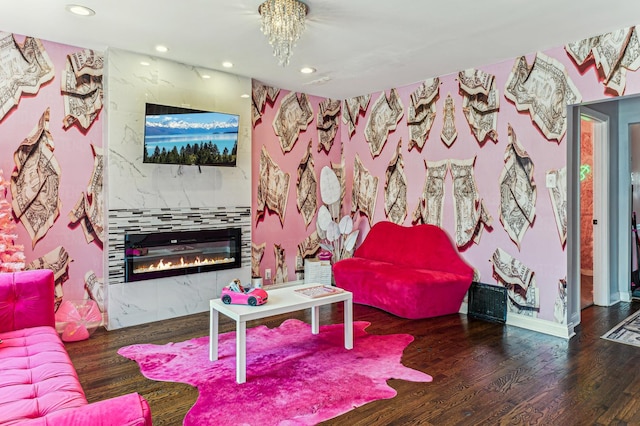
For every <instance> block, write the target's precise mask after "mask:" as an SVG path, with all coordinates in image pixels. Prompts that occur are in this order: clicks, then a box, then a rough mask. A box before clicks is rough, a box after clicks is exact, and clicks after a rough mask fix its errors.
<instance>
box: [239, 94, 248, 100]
mask: <svg viewBox="0 0 640 426" xmlns="http://www.w3.org/2000/svg"><path fill="white" fill-rule="evenodd" d="M240 97H241V98H244V99H247V98H248V97H249V95H248V94H246V93H243V94H242V95H240Z"/></svg>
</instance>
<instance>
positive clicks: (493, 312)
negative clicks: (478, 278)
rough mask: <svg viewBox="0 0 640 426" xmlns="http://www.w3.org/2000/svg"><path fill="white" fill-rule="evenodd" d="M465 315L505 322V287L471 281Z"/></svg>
mask: <svg viewBox="0 0 640 426" xmlns="http://www.w3.org/2000/svg"><path fill="white" fill-rule="evenodd" d="M467 315H469V316H470V317H473V318H479V319H483V320H487V321H495V322H501V323H506V322H507V289H506V288H505V287H500V286H495V285H489V284H482V283H476V282H474V283H472V284H471V288H470V289H469V309H468V311H467Z"/></svg>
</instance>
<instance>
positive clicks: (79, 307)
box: [56, 299, 102, 342]
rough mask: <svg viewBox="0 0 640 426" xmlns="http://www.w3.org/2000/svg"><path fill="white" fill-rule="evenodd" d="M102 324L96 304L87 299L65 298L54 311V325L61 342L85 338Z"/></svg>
mask: <svg viewBox="0 0 640 426" xmlns="http://www.w3.org/2000/svg"><path fill="white" fill-rule="evenodd" d="M100 324H102V313H101V312H100V309H99V308H98V304H97V303H96V302H94V301H93V300H91V299H88V300H73V301H72V300H66V301H64V302H62V304H61V305H60V307H59V308H58V310H57V311H56V327H57V328H58V331H59V332H60V333H62V335H61V338H62V341H63V342H77V341H80V340H86V339H88V338H89V336H90V335H91V334H92V333H93V332H94V331H95V330H96V329H97V328H98V327H99V326H100Z"/></svg>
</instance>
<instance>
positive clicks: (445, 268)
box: [333, 222, 473, 319]
mask: <svg viewBox="0 0 640 426" xmlns="http://www.w3.org/2000/svg"><path fill="white" fill-rule="evenodd" d="M333 275H334V279H335V282H336V286H338V287H341V288H343V289H345V290H348V291H350V292H352V293H353V301H354V302H355V303H359V304H363V305H369V306H373V307H376V308H380V309H383V310H385V311H387V312H390V313H392V314H394V315H397V316H399V317H402V318H410V319H419V318H431V317H435V316H440V315H448V314H453V313H457V312H458V311H459V310H460V306H461V304H462V301H463V300H464V296H465V295H466V293H467V291H468V290H469V287H470V286H471V283H472V281H473V268H471V267H470V266H469V265H468V264H467V263H466V262H465V261H464V260H463V259H462V257H460V255H459V253H458V251H457V249H456V248H455V246H454V244H453V242H452V241H451V239H450V237H449V236H448V235H447V233H446V232H444V231H443V230H442V229H440V228H439V227H437V226H433V225H417V226H400V225H397V224H395V223H392V222H378V223H376V224H375V225H374V226H373V227H372V228H371V230H370V231H369V233H368V234H367V236H366V237H365V240H364V241H363V242H362V244H361V245H360V246H359V247H358V249H356V251H355V252H354V254H353V257H352V258H348V259H343V260H341V261H339V262H336V263H335V264H334V265H333Z"/></svg>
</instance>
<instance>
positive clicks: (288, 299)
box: [209, 284, 353, 383]
mask: <svg viewBox="0 0 640 426" xmlns="http://www.w3.org/2000/svg"><path fill="white" fill-rule="evenodd" d="M316 285H318V284H302V285H296V286H291V287H285V288H279V289H275V290H268V293H269V300H268V301H267V303H265V304H264V305H261V306H248V305H225V304H224V303H222V300H220V299H213V300H211V301H210V302H209V308H210V309H209V310H210V324H209V359H210V360H211V361H216V360H217V359H218V313H222V314H224V315H226V316H227V317H229V318H231V319H233V320H234V321H235V322H236V382H237V383H244V382H246V380H247V335H246V331H247V321H251V320H256V319H261V318H266V317H270V316H274V315H280V314H285V313H288V312H294V311H300V310H303V309H308V308H311V333H313V334H318V333H319V332H320V320H319V312H320V306H322V305H329V304H331V303H338V302H343V303H344V347H345V348H347V349H353V295H352V294H351V293H350V292H348V291H344V292H342V293H338V294H334V295H331V296H323V297H318V298H316V299H311V298H308V297H305V296H302V295H300V294H298V293H296V292H295V290H297V289H301V288H307V287H313V286H316Z"/></svg>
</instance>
